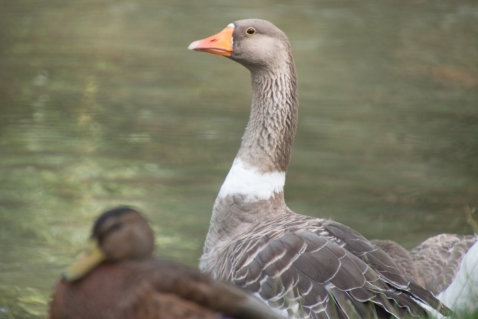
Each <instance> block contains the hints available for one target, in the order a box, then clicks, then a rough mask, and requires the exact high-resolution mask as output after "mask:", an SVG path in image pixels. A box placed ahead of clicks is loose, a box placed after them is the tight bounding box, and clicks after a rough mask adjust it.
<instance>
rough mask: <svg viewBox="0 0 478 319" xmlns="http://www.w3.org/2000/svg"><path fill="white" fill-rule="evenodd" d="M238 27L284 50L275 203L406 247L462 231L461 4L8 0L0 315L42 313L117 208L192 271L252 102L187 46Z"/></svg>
mask: <svg viewBox="0 0 478 319" xmlns="http://www.w3.org/2000/svg"><path fill="white" fill-rule="evenodd" d="M243 18H263V19H267V20H270V21H272V22H273V23H274V24H276V25H277V26H278V27H279V28H281V29H282V30H283V31H284V32H285V33H286V34H287V35H288V36H289V39H290V40H291V43H292V49H293V53H294V56H295V60H296V64H297V69H298V73H299V84H300V86H299V87H300V119H299V126H298V132H297V137H296V141H295V145H294V150H293V155H292V163H291V166H290V169H289V173H288V177H287V183H286V200H287V203H288V205H289V207H290V208H291V209H293V210H294V211H296V212H297V213H301V214H306V215H312V216H320V217H324V218H332V219H334V220H337V221H340V222H342V223H345V224H347V225H349V226H351V227H353V228H355V229H357V230H358V231H359V232H361V233H362V234H363V235H365V236H366V237H368V238H388V239H393V240H396V241H398V242H399V243H400V244H402V245H404V246H405V247H406V248H411V247H413V246H414V245H416V244H418V243H419V242H420V241H422V240H424V239H425V238H427V237H429V236H431V235H434V234H438V233H443V232H449V233H471V232H472V229H471V227H470V226H468V224H467V221H466V217H465V210H466V209H469V210H470V211H472V210H473V208H474V207H478V196H477V195H478V3H477V2H476V1H471V0H470V1H466V0H459V1H445V0H385V1H384V0H369V1H353V0H343V1H342V0H333V1H332V0H330V1H328V0H320V1H317V0H308V1H307V0H303V1H289V0H288V1H285V0H283V1H271V0H262V1H259V0H242V1H219V0H203V1H195V2H193V1H177V0H136V1H135V0H129V1H128V0H125V1H112V0H94V1H93V0H81V1H74V0H72V1H65V0H45V1H41V2H39V1H34V2H33V1H26V0H16V1H7V2H3V3H2V6H1V10H0V318H8V319H12V318H45V316H46V309H47V302H48V298H49V295H50V293H51V289H52V287H53V285H54V283H55V281H56V280H57V278H58V274H59V273H60V271H61V269H62V268H63V266H65V265H66V264H67V263H68V262H70V261H71V260H72V258H73V257H74V256H75V255H76V254H77V253H78V251H79V250H80V248H81V246H82V244H83V243H84V242H85V240H86V238H87V237H88V236H89V229H90V227H91V224H92V222H93V220H94V219H95V217H96V216H97V215H98V214H99V213H100V212H102V211H104V210H105V209H108V208H111V207H113V206H116V205H119V204H127V205H132V206H135V207H136V208H139V209H140V210H142V211H143V212H144V213H145V214H146V215H147V216H148V218H149V220H150V221H151V222H152V224H153V225H154V228H155V230H156V232H157V235H156V237H157V242H158V244H159V245H160V249H161V250H160V254H161V255H162V256H166V257H168V258H174V259H177V260H180V261H183V262H185V263H187V264H190V265H192V266H197V263H198V258H199V256H200V254H201V250H202V244H203V241H204V238H205V235H206V232H207V229H208V224H209V218H210V214H211V208H212V205H213V201H214V199H215V197H216V195H217V193H218V190H219V188H220V185H221V183H222V181H223V180H224V178H225V176H226V174H227V171H228V169H229V167H230V165H231V163H232V160H233V159H234V157H235V154H236V152H237V149H238V147H239V144H240V138H241V136H242V133H243V131H244V128H245V125H246V123H247V119H248V115H249V106H250V100H251V96H250V95H251V89H250V83H249V74H248V71H247V70H246V69H244V68H243V67H241V66H240V65H239V64H236V63H234V62H231V61H229V60H228V59H226V58H222V57H218V56H213V55H209V54H204V53H198V52H191V51H188V50H187V46H188V45H189V43H191V42H192V41H194V40H198V39H201V38H204V37H207V36H210V35H212V34H215V33H217V32H219V31H220V30H222V29H223V28H224V27H225V26H226V25H227V24H229V23H231V22H233V21H235V20H238V19H243ZM467 207H468V208H467ZM475 218H476V217H475Z"/></svg>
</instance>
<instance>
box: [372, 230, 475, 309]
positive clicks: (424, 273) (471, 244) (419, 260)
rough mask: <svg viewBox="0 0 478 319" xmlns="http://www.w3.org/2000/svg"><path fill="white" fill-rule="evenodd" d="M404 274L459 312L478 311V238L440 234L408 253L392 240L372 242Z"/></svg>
mask: <svg viewBox="0 0 478 319" xmlns="http://www.w3.org/2000/svg"><path fill="white" fill-rule="evenodd" d="M372 243H373V244H375V245H376V246H378V247H380V248H381V249H382V250H383V251H384V252H386V253H387V254H388V255H389V256H391V257H392V258H393V259H394V260H395V261H396V262H397V264H398V265H400V266H401V267H402V269H403V270H404V271H405V273H406V274H407V275H408V276H409V278H412V279H414V280H415V282H416V283H419V284H420V285H422V286H423V287H425V288H427V289H428V290H430V291H431V292H433V293H434V294H435V295H437V297H438V299H439V300H441V301H442V302H443V303H444V304H445V305H446V306H447V307H450V308H452V309H453V310H456V311H458V312H460V311H468V312H472V311H476V310H478V236H476V235H467V236H460V235H455V234H440V235H436V236H433V237H430V238H428V239H427V240H425V241H424V242H422V243H421V244H420V245H418V246H417V247H415V248H413V249H411V250H410V252H408V251H407V250H405V249H404V248H403V247H402V246H400V245H399V244H397V243H396V242H394V241H391V240H372Z"/></svg>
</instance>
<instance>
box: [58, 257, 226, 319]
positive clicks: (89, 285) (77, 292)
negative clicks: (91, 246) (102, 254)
mask: <svg viewBox="0 0 478 319" xmlns="http://www.w3.org/2000/svg"><path fill="white" fill-rule="evenodd" d="M179 269H181V270H182V271H181V270H179ZM185 271H186V272H185ZM185 273H186V274H189V273H190V274H193V273H194V272H191V271H190V270H189V269H187V268H184V267H182V265H181V264H177V263H169V262H166V261H158V260H157V261H151V262H125V263H121V264H117V263H104V264H101V265H99V266H98V267H97V268H96V269H95V270H94V271H93V272H91V273H90V274H88V275H87V276H86V277H85V278H84V279H82V280H78V281H74V282H65V281H60V282H58V284H57V286H56V288H55V294H54V296H53V300H54V301H53V303H52V305H51V309H50V318H51V319H61V318H71V319H75V318H78V319H80V318H90V319H105V318H119V319H120V318H208V319H209V318H211V319H212V318H217V319H219V318H221V315H220V313H218V312H217V311H213V310H211V309H209V308H207V307H203V306H200V305H198V304H196V303H195V302H192V301H189V300H187V299H186V298H184V299H183V298H181V297H178V295H177V294H176V291H175V287H174V284H173V283H170V284H171V286H170V287H167V285H165V284H164V282H162V283H161V285H160V286H159V287H157V286H155V284H154V283H155V282H156V281H157V280H159V279H160V278H162V279H161V281H163V280H164V278H175V279H176V280H181V279H183V280H184V277H187V276H186V275H185ZM158 277H160V278H158ZM176 284H180V283H179V282H177V283H176ZM94 296H96V297H94Z"/></svg>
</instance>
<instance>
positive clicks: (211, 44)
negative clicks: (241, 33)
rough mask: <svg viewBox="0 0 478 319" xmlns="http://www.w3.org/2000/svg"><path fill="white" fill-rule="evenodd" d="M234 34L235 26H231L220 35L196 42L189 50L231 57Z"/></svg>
mask: <svg viewBox="0 0 478 319" xmlns="http://www.w3.org/2000/svg"><path fill="white" fill-rule="evenodd" d="M233 33H234V25H233V24H230V25H228V26H227V27H226V28H225V29H224V30H222V31H221V32H219V33H218V34H215V35H213V36H210V37H209V38H205V39H202V40H198V41H194V42H193V43H191V44H190V45H189V46H188V49H189V50H195V51H202V52H208V53H212V54H216V55H222V56H231V54H232V42H233V40H232V34H233Z"/></svg>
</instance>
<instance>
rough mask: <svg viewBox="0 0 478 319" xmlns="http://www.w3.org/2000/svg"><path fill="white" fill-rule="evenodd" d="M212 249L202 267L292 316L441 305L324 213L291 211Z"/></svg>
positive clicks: (376, 313)
mask: <svg viewBox="0 0 478 319" xmlns="http://www.w3.org/2000/svg"><path fill="white" fill-rule="evenodd" d="M215 253H216V254H215V256H214V257H215V262H214V264H212V263H211V264H209V267H207V266H206V263H205V260H203V263H202V265H203V267H204V266H206V267H207V268H205V269H203V270H204V271H206V272H208V273H211V274H212V275H213V276H215V277H216V278H219V279H223V280H227V281H231V282H233V283H234V284H235V285H237V286H240V287H243V288H245V289H246V290H247V291H249V292H252V293H255V294H256V295H257V296H258V297H260V298H261V299H263V300H264V301H266V302H267V303H268V304H269V305H270V306H271V307H273V308H276V309H278V310H282V312H284V313H286V314H287V315H288V316H290V317H292V318H329V319H332V318H334V319H336V318H403V317H404V316H406V315H409V316H414V317H418V316H423V317H426V316H427V313H426V311H425V310H424V309H423V308H422V307H421V306H420V305H419V304H418V303H417V301H420V302H422V303H426V304H429V305H430V306H431V307H432V308H435V309H440V308H441V305H440V303H439V302H438V301H437V300H436V299H435V298H434V297H433V295H432V294H431V293H430V292H428V291H427V290H425V289H423V288H421V287H420V286H418V285H415V284H413V283H411V282H410V281H409V280H408V279H406V277H405V275H404V274H403V273H402V271H401V270H400V268H399V267H398V266H397V265H396V264H395V263H394V261H393V260H392V259H391V258H390V257H389V256H388V255H387V254H385V253H384V252H383V251H382V250H380V249H377V248H376V247H375V246H374V245H373V244H372V243H370V242H369V241H368V240H367V239H365V238H364V237H363V236H361V235H360V234H359V233H358V232H356V231H354V230H352V229H351V228H349V227H347V226H344V225H342V224H340V223H336V222H333V221H330V220H326V219H319V218H313V217H307V216H303V215H298V214H295V213H293V212H290V211H289V212H288V213H287V214H284V215H283V216H281V217H280V218H277V217H275V218H274V219H273V220H270V221H266V222H262V223H260V224H257V225H255V226H253V227H251V228H250V229H249V231H247V232H243V233H242V234H241V235H240V236H238V238H236V239H234V240H233V243H232V244H231V245H228V246H225V249H224V250H223V251H218V250H215ZM210 257H212V256H210ZM443 311H444V312H446V309H443Z"/></svg>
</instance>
